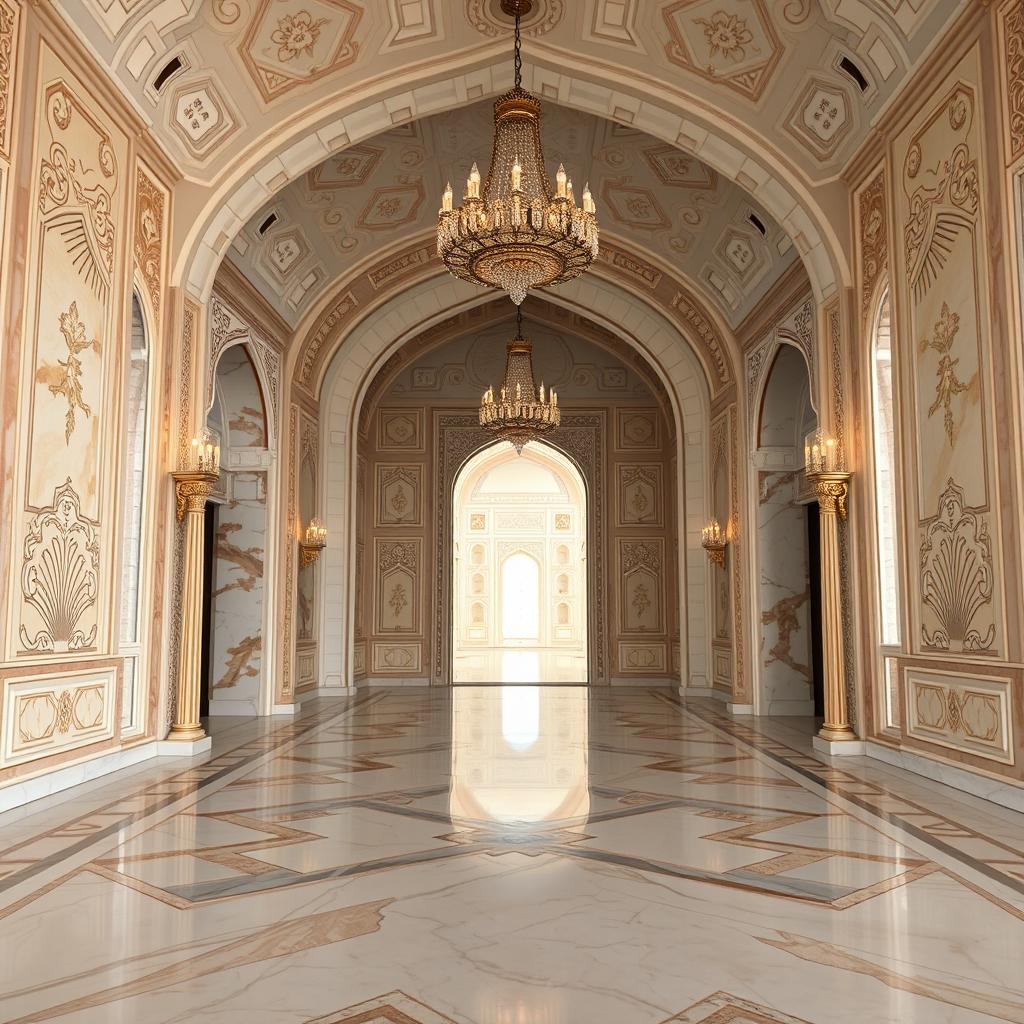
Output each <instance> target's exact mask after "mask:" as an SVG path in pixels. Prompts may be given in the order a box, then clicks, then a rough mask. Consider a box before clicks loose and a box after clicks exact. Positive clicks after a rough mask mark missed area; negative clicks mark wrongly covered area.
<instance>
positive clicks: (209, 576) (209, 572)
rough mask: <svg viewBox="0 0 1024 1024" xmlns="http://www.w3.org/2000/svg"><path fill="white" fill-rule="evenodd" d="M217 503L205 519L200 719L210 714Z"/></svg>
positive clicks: (207, 510)
mask: <svg viewBox="0 0 1024 1024" xmlns="http://www.w3.org/2000/svg"><path fill="white" fill-rule="evenodd" d="M219 507H220V506H219V505H217V504H216V503H215V502H212V501H208V502H207V503H206V515H205V516H204V517H203V651H202V674H201V675H200V677H199V717H200V718H206V717H207V716H208V715H209V714H210V667H211V666H210V662H211V660H212V658H213V644H212V642H211V641H212V638H213V558H214V549H215V547H216V540H217V510H218V509H219Z"/></svg>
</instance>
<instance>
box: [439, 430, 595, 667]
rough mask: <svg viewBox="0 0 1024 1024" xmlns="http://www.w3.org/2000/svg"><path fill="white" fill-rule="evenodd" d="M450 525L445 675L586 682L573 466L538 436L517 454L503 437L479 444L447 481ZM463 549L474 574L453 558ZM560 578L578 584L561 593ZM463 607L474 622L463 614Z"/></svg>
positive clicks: (582, 551)
mask: <svg viewBox="0 0 1024 1024" xmlns="http://www.w3.org/2000/svg"><path fill="white" fill-rule="evenodd" d="M450 522H451V524H452V551H453V552H455V555H454V558H455V565H454V566H453V571H452V606H453V615H452V620H451V626H452V643H451V650H452V681H453V682H454V683H467V682H486V683H492V682H502V683H531V682H532V683H552V682H557V683H583V682H586V681H587V676H588V672H587V629H586V622H587V618H586V604H587V586H588V584H587V571H586V567H587V559H586V537H587V500H586V485H585V483H584V480H583V477H582V475H581V474H580V471H579V469H578V468H577V467H576V466H575V465H574V464H573V462H572V461H571V460H570V459H568V458H566V456H565V455H563V454H562V453H560V452H559V451H558V449H557V448H555V447H552V446H551V445H548V444H546V443H543V442H534V443H532V444H529V445H527V446H526V448H524V449H523V452H522V454H521V455H517V454H516V452H515V450H514V449H513V448H512V446H511V445H508V444H505V443H499V444H495V445H491V446H489V447H486V448H483V449H482V450H480V451H479V452H477V453H476V454H475V455H474V456H472V457H471V458H470V459H468V460H467V461H466V463H465V464H464V465H463V467H462V469H461V470H460V471H459V474H458V476H457V477H456V479H455V485H454V487H453V489H452V511H451V518H450ZM471 547H476V548H482V549H483V552H484V562H483V569H484V571H483V572H478V571H477V568H478V567H477V566H463V565H462V564H461V561H460V558H459V556H458V552H460V551H464V550H468V549H470V548H471ZM562 551H564V552H565V556H566V560H565V562H564V563H559V561H558V555H559V553H560V552H562ZM570 552H571V555H570ZM560 570H561V571H560ZM570 575H571V576H572V577H573V578H574V579H575V580H577V581H578V586H577V588H576V590H575V592H574V594H573V597H572V598H571V599H570V598H569V597H568V593H569V586H568V580H569V577H570ZM477 581H479V583H480V584H481V588H480V589H479V590H478V589H476V583H477ZM560 581H564V589H562V588H561V586H560ZM560 594H564V595H565V599H564V600H561V601H559V600H558V595H560ZM478 595H482V600H476V598H477V596H478ZM570 600H571V601H572V603H573V604H574V605H575V606H576V615H575V616H574V618H573V621H572V622H570V614H569V603H570ZM470 605H472V608H473V609H474V610H475V609H477V608H479V609H481V611H482V612H483V615H482V619H483V621H479V620H475V619H473V618H471V617H469V616H467V608H468V607H469V606H470Z"/></svg>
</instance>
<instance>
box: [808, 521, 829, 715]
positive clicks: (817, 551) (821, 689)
mask: <svg viewBox="0 0 1024 1024" xmlns="http://www.w3.org/2000/svg"><path fill="white" fill-rule="evenodd" d="M807 579H808V582H809V584H810V598H811V614H810V628H811V671H812V673H813V677H812V685H813V689H814V714H815V716H816V717H817V718H821V717H822V716H823V715H824V714H825V659H824V656H823V654H822V649H821V519H820V518H819V512H818V503H817V502H816V501H815V502H812V503H811V504H810V505H808V506H807Z"/></svg>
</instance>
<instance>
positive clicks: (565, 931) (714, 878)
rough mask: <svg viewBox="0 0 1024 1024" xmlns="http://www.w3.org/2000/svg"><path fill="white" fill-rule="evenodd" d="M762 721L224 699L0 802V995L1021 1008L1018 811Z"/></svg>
mask: <svg viewBox="0 0 1024 1024" xmlns="http://www.w3.org/2000/svg"><path fill="white" fill-rule="evenodd" d="M780 736H781V738H780ZM788 739H789V737H788V736H787V735H786V733H785V731H782V732H781V733H780V732H779V731H778V730H776V731H775V734H774V735H773V733H772V730H769V729H762V728H760V727H759V725H758V723H757V722H756V721H749V720H747V721H745V722H744V721H739V720H736V719H730V718H729V717H728V716H726V715H725V714H724V713H723V711H722V709H721V706H720V705H718V704H716V703H714V702H710V701H691V702H688V703H684V702H683V701H681V700H680V699H679V698H678V697H676V696H675V694H674V693H672V692H671V691H668V690H633V689H620V690H611V691H609V690H603V691H594V690H588V689H587V688H585V687H531V686H509V687H500V686H489V687H458V688H455V689H453V690H452V691H450V692H441V691H428V690H423V689H412V688H406V689H393V690H373V691H370V692H368V693H365V694H360V695H358V696H357V697H354V698H351V699H339V700H334V701H328V700H324V699H321V700H318V701H314V702H312V703H310V705H309V706H308V707H306V708H304V709H303V713H302V714H301V716H299V717H298V718H296V719H295V720H290V721H287V722H283V721H281V720H259V721H241V722H236V723H232V724H231V725H230V727H228V728H224V729H221V730H218V731H217V732H216V733H215V742H214V749H213V752H212V756H210V757H209V758H208V759H206V760H205V761H201V760H197V761H196V762H193V763H190V762H188V761H176V762H173V763H171V762H167V761H161V762H150V763H149V764H148V765H144V766H141V767H139V768H137V769H133V770H131V771H129V772H124V773H121V774H120V775H119V776H118V777H116V778H113V779H110V780H107V781H105V782H102V783H93V784H91V785H90V786H87V787H82V788H81V789H79V790H77V791H74V792H72V793H71V794H69V795H68V796H66V797H65V798H63V799H59V800H58V799H51V800H50V801H48V802H47V803H45V804H40V805H36V806H33V807H30V808H28V809H27V810H24V811H22V812H19V813H9V814H7V815H5V816H2V817H0V950H2V951H3V956H2V957H0V1021H3V1022H6V1024H29V1022H37V1021H38V1022H41V1021H59V1022H69V1024H70V1022H74V1024H100V1022H102V1024H127V1022H131V1024H170V1022H186V1021H187V1022H193V1021H210V1022H231V1024H235V1022H237V1024H243V1022H244V1024H299V1022H318V1024H451V1022H456V1024H605V1022H607V1024H667V1022H675V1024H846V1022H849V1024H854V1022H856V1024H862V1022H872V1024H874V1022H878V1024H882V1022H893V1024H895V1022H900V1024H947V1022H964V1024H980V1022H982V1021H1014V1022H1021V1024H1024V971H1022V967H1021V965H1022V963H1024V922H1022V918H1024V816H1021V815H1018V814H1015V813H1014V812H1012V811H1008V810H1005V809H1002V808H998V807H996V806H995V805H992V804H987V803H985V802H984V801H981V800H977V799H974V798H972V797H968V796H965V795H963V794H961V793H958V792H956V791H953V790H949V789H945V788H943V787H942V786H941V785H939V784H937V783H935V782H934V781H931V780H927V779H923V778H920V777H918V776H914V775H910V774H907V773H904V772H901V771H899V770H896V769H893V768H889V767H887V766H884V765H879V764H878V763H877V762H871V761H865V760H862V759H859V758H850V759H844V760H843V761H842V762H841V763H840V762H834V763H832V764H827V763H825V762H823V761H820V760H818V759H816V758H815V757H813V756H812V755H811V754H810V753H808V752H807V750H806V749H800V746H801V745H800V744H799V743H797V742H794V743H793V745H790V744H789V743H788V742H787V740H788Z"/></svg>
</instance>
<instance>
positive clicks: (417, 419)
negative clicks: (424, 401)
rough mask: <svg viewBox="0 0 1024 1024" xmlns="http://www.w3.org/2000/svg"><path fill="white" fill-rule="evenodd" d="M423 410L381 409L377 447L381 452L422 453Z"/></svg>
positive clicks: (378, 416)
mask: <svg viewBox="0 0 1024 1024" xmlns="http://www.w3.org/2000/svg"><path fill="white" fill-rule="evenodd" d="M423 443H424V441H423V410H422V409H381V410H380V412H379V413H378V415H377V447H378V448H380V449H381V451H386V452H387V451H402V452H422V451H423V450H424V449H423Z"/></svg>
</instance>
